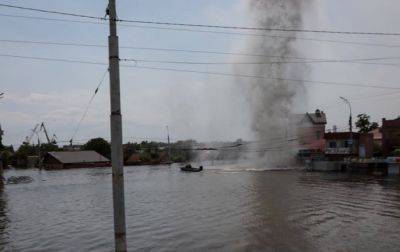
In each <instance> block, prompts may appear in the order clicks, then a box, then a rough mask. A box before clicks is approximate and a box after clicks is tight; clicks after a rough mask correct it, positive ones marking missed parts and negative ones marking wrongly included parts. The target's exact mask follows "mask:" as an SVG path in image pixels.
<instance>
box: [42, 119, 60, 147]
mask: <svg viewBox="0 0 400 252" xmlns="http://www.w3.org/2000/svg"><path fill="white" fill-rule="evenodd" d="M40 130H43V132H44V135H45V136H46V140H47V143H48V144H57V141H56V139H57V136H56V135H55V134H53V136H52V138H51V139H50V137H49V133H48V132H47V129H46V125H45V124H44V122H42V124H41V125H40Z"/></svg>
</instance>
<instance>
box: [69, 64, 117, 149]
mask: <svg viewBox="0 0 400 252" xmlns="http://www.w3.org/2000/svg"><path fill="white" fill-rule="evenodd" d="M108 72H109V70H108V68H107V70H106V71H105V72H104V74H103V75H102V77H101V79H100V82H99V84H98V85H97V87H96V89H95V90H94V92H93V94H92V96H91V97H90V99H89V102H88V104H87V105H86V107H85V110H84V112H83V114H82V117H81V118H80V120H79V121H78V124H77V126H76V128H75V130H74V133H73V134H72V137H71V140H70V142H71V143H72V142H73V140H74V138H75V137H76V134H77V133H78V131H79V129H80V127H81V124H82V122H83V120H84V119H85V117H86V116H87V114H88V112H89V107H90V105H91V104H92V102H93V100H94V97H95V96H96V94H97V93H98V91H99V89H100V87H101V85H102V84H103V82H104V80H105V78H106V76H107V73H108Z"/></svg>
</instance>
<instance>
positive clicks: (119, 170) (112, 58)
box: [107, 0, 127, 252]
mask: <svg viewBox="0 0 400 252" xmlns="http://www.w3.org/2000/svg"><path fill="white" fill-rule="evenodd" d="M107 14H108V15H109V20H110V36H109V37H108V49H109V64H110V67H109V71H110V103H111V115H110V121H111V163H112V183H113V186H112V188H113V208H114V239H115V251H118V252H120V251H127V246H126V225H125V199H124V170H123V152H122V116H121V98H120V80H119V49H118V36H117V11H116V6H115V0H109V2H108V8H107Z"/></svg>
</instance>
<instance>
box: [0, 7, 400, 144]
mask: <svg viewBox="0 0 400 252" xmlns="http://www.w3.org/2000/svg"><path fill="white" fill-rule="evenodd" d="M106 2H107V1H105V0H86V1H61V0H24V1H22V0H21V1H17V0H15V1H0V3H9V4H15V5H24V6H28V7H34V8H45V9H53V10H60V11H65V12H74V13H84V14H88V15H94V16H104V10H105V7H106ZM117 5H118V16H119V17H120V18H122V19H143V20H161V21H167V22H185V23H201V24H225V25H243V26H245V25H249V24H251V21H250V20H251V18H252V13H251V12H250V11H249V8H248V3H247V1H246V0H219V1H212V0H202V1H198V0H168V1H160V0H140V1H139V0H119V1H117ZM399 8H400V2H399V1H398V0H385V1H376V0H350V1H349V0H335V1H329V0H325V1H322V0H321V1H318V0H315V1H314V3H313V4H311V5H310V7H309V10H307V11H306V13H304V28H307V29H308V28H309V29H328V30H345V31H377V32H400V29H399V28H398V24H399V23H400V16H399V15H398V10H399ZM4 15H25V16H39V17H50V18H68V17H63V16H58V15H46V14H43V13H34V12H29V11H22V10H13V9H7V8H3V7H0V20H1V22H0V30H1V31H2V33H1V35H0V40H30V41H51V42H73V43H87V44H102V45H106V44H107V36H108V27H107V25H102V24H89V23H71V22H58V21H49V20H47V21H44V20H32V19H25V18H16V17H7V16H4ZM244 32H245V31H244ZM244 32H243V33H244ZM253 33H254V32H253ZM271 34H277V33H271ZM279 35H284V33H279ZM119 37H120V45H121V46H135V47H155V48H175V49H187V50H207V51H223V52H244V49H243V48H244V47H243V45H244V44H246V41H247V40H248V39H249V36H242V35H227V34H215V33H213V34H211V33H199V32H190V31H172V30H160V29H148V28H147V29H144V28H141V27H132V26H130V27H127V26H119ZM250 37H251V36H250ZM298 37H301V38H315V39H322V40H339V41H347V42H361V43H370V44H371V43H372V44H383V45H391V46H376V45H374V46H372V45H358V44H352V43H333V42H328V41H310V40H298V41H297V42H296V45H295V46H296V48H298V49H299V51H300V52H301V55H302V56H303V57H306V58H324V59H353V58H380V57H400V52H399V51H400V36H386V37H383V36H355V35H324V34H299V35H298ZM252 39H254V38H253V37H252ZM0 45H1V46H0V54H11V55H21V56H33V57H53V58H64V59H76V60H84V61H96V62H105V63H106V62H107V57H108V55H107V48H96V47H73V46H50V45H37V44H36V45H33V44H19V43H9V42H0ZM396 46H397V47H396ZM120 57H121V58H135V59H147V60H171V61H177V60H178V61H183V60H191V61H206V62H207V61H218V62H224V61H232V60H234V59H235V58H234V57H232V56H230V55H212V54H195V53H182V52H162V51H146V50H132V49H121V55H120ZM250 59H251V58H248V60H250ZM253 60H254V59H253ZM379 63H394V64H400V62H399V60H385V61H379ZM131 64H134V63H131ZM0 65H1V67H0V92H5V93H6V95H5V98H4V99H2V100H1V101H0V123H1V125H2V128H3V129H4V130H5V136H4V142H5V144H13V145H19V144H20V143H21V142H22V141H23V140H24V138H25V136H27V135H29V134H30V129H32V128H33V127H34V125H35V124H36V123H39V122H42V121H44V122H45V123H46V125H47V127H48V130H49V131H50V133H51V134H53V133H55V134H56V135H57V136H58V138H59V139H60V140H69V139H70V138H71V136H72V134H73V132H74V129H75V127H76V125H77V123H78V121H79V119H80V117H81V115H82V113H83V111H84V108H85V106H86V105H87V103H88V101H89V99H90V96H91V95H92V93H93V92H94V90H95V88H96V86H97V85H98V83H99V81H100V78H101V76H102V75H103V73H104V72H105V71H106V66H102V65H87V64H77V63H60V62H46V61H34V60H27V59H15V58H9V57H3V56H0ZM137 66H152V67H170V68H179V69H191V70H199V71H214V72H225V73H233V71H232V69H231V67H230V66H215V65H213V66H185V65H183V66H182V65H163V64H158V63H140V62H138V63H137ZM308 71H309V79H310V80H318V81H333V82H349V83H358V84H364V85H378V86H393V87H400V85H399V80H400V78H399V77H398V72H399V66H393V65H369V64H368V65H367V64H351V63H318V64H310V65H309V67H308ZM291 77H295V76H291ZM233 82H234V79H233V78H230V77H221V76H212V75H205V74H194V73H180V72H170V71H157V70H145V69H136V68H121V89H122V106H123V107H122V109H123V111H122V112H123V121H124V140H125V141H141V140H143V139H147V138H150V139H155V140H165V138H166V130H165V126H166V125H169V127H170V130H171V137H172V139H173V140H177V139H188V138H194V139H197V140H200V141H211V140H235V139H237V138H245V139H247V138H249V137H250V136H251V133H250V130H249V122H248V121H249V115H248V113H247V110H246V109H244V108H243V106H242V105H243V104H244V103H245V98H244V97H243V95H241V94H240V93H238V92H236V91H234V90H232V89H231V88H230V87H231V85H232V83H233ZM108 92H109V90H108V79H106V82H105V83H104V84H103V86H102V87H101V88H100V91H99V93H98V95H97V96H96V97H95V99H94V102H93V104H92V106H91V107H90V109H89V113H88V116H87V117H86V118H85V120H84V121H83V124H82V127H81V129H80V130H79V132H78V134H77V136H76V140H81V141H85V140H87V139H90V138H92V137H97V136H100V137H104V138H106V139H109V135H110V134H109V95H108V94H109V93H108ZM399 92H400V91H399ZM393 93H394V94H393ZM381 94H388V95H385V96H376V97H372V98H368V97H371V96H374V95H381ZM339 96H345V97H348V98H349V99H350V100H352V101H353V102H352V104H353V111H354V114H355V115H356V114H359V113H367V114H369V115H371V117H372V119H373V120H375V121H378V122H380V121H381V118H382V117H386V118H395V117H397V116H398V115H400V112H399V105H400V102H399V94H396V93H395V91H393V90H385V89H372V88H361V87H360V88H353V87H351V88H349V87H344V86H324V85H316V84H314V85H307V96H306V97H304V99H305V101H304V103H305V104H306V106H307V110H308V111H309V112H312V111H314V110H315V109H316V108H320V109H322V110H324V111H325V112H326V114H327V118H328V127H332V125H337V126H338V127H339V128H345V127H346V123H347V120H348V119H347V116H348V110H347V107H346V105H345V104H343V102H341V101H340V100H339V98H338V97H339Z"/></svg>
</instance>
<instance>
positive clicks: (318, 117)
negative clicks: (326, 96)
mask: <svg viewBox="0 0 400 252" xmlns="http://www.w3.org/2000/svg"><path fill="white" fill-rule="evenodd" d="M289 119H290V122H291V123H294V124H301V123H302V122H304V120H307V121H310V122H311V123H312V124H326V114H325V113H324V112H323V111H321V110H319V109H317V110H316V111H315V113H305V114H292V115H290V117H289Z"/></svg>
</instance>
